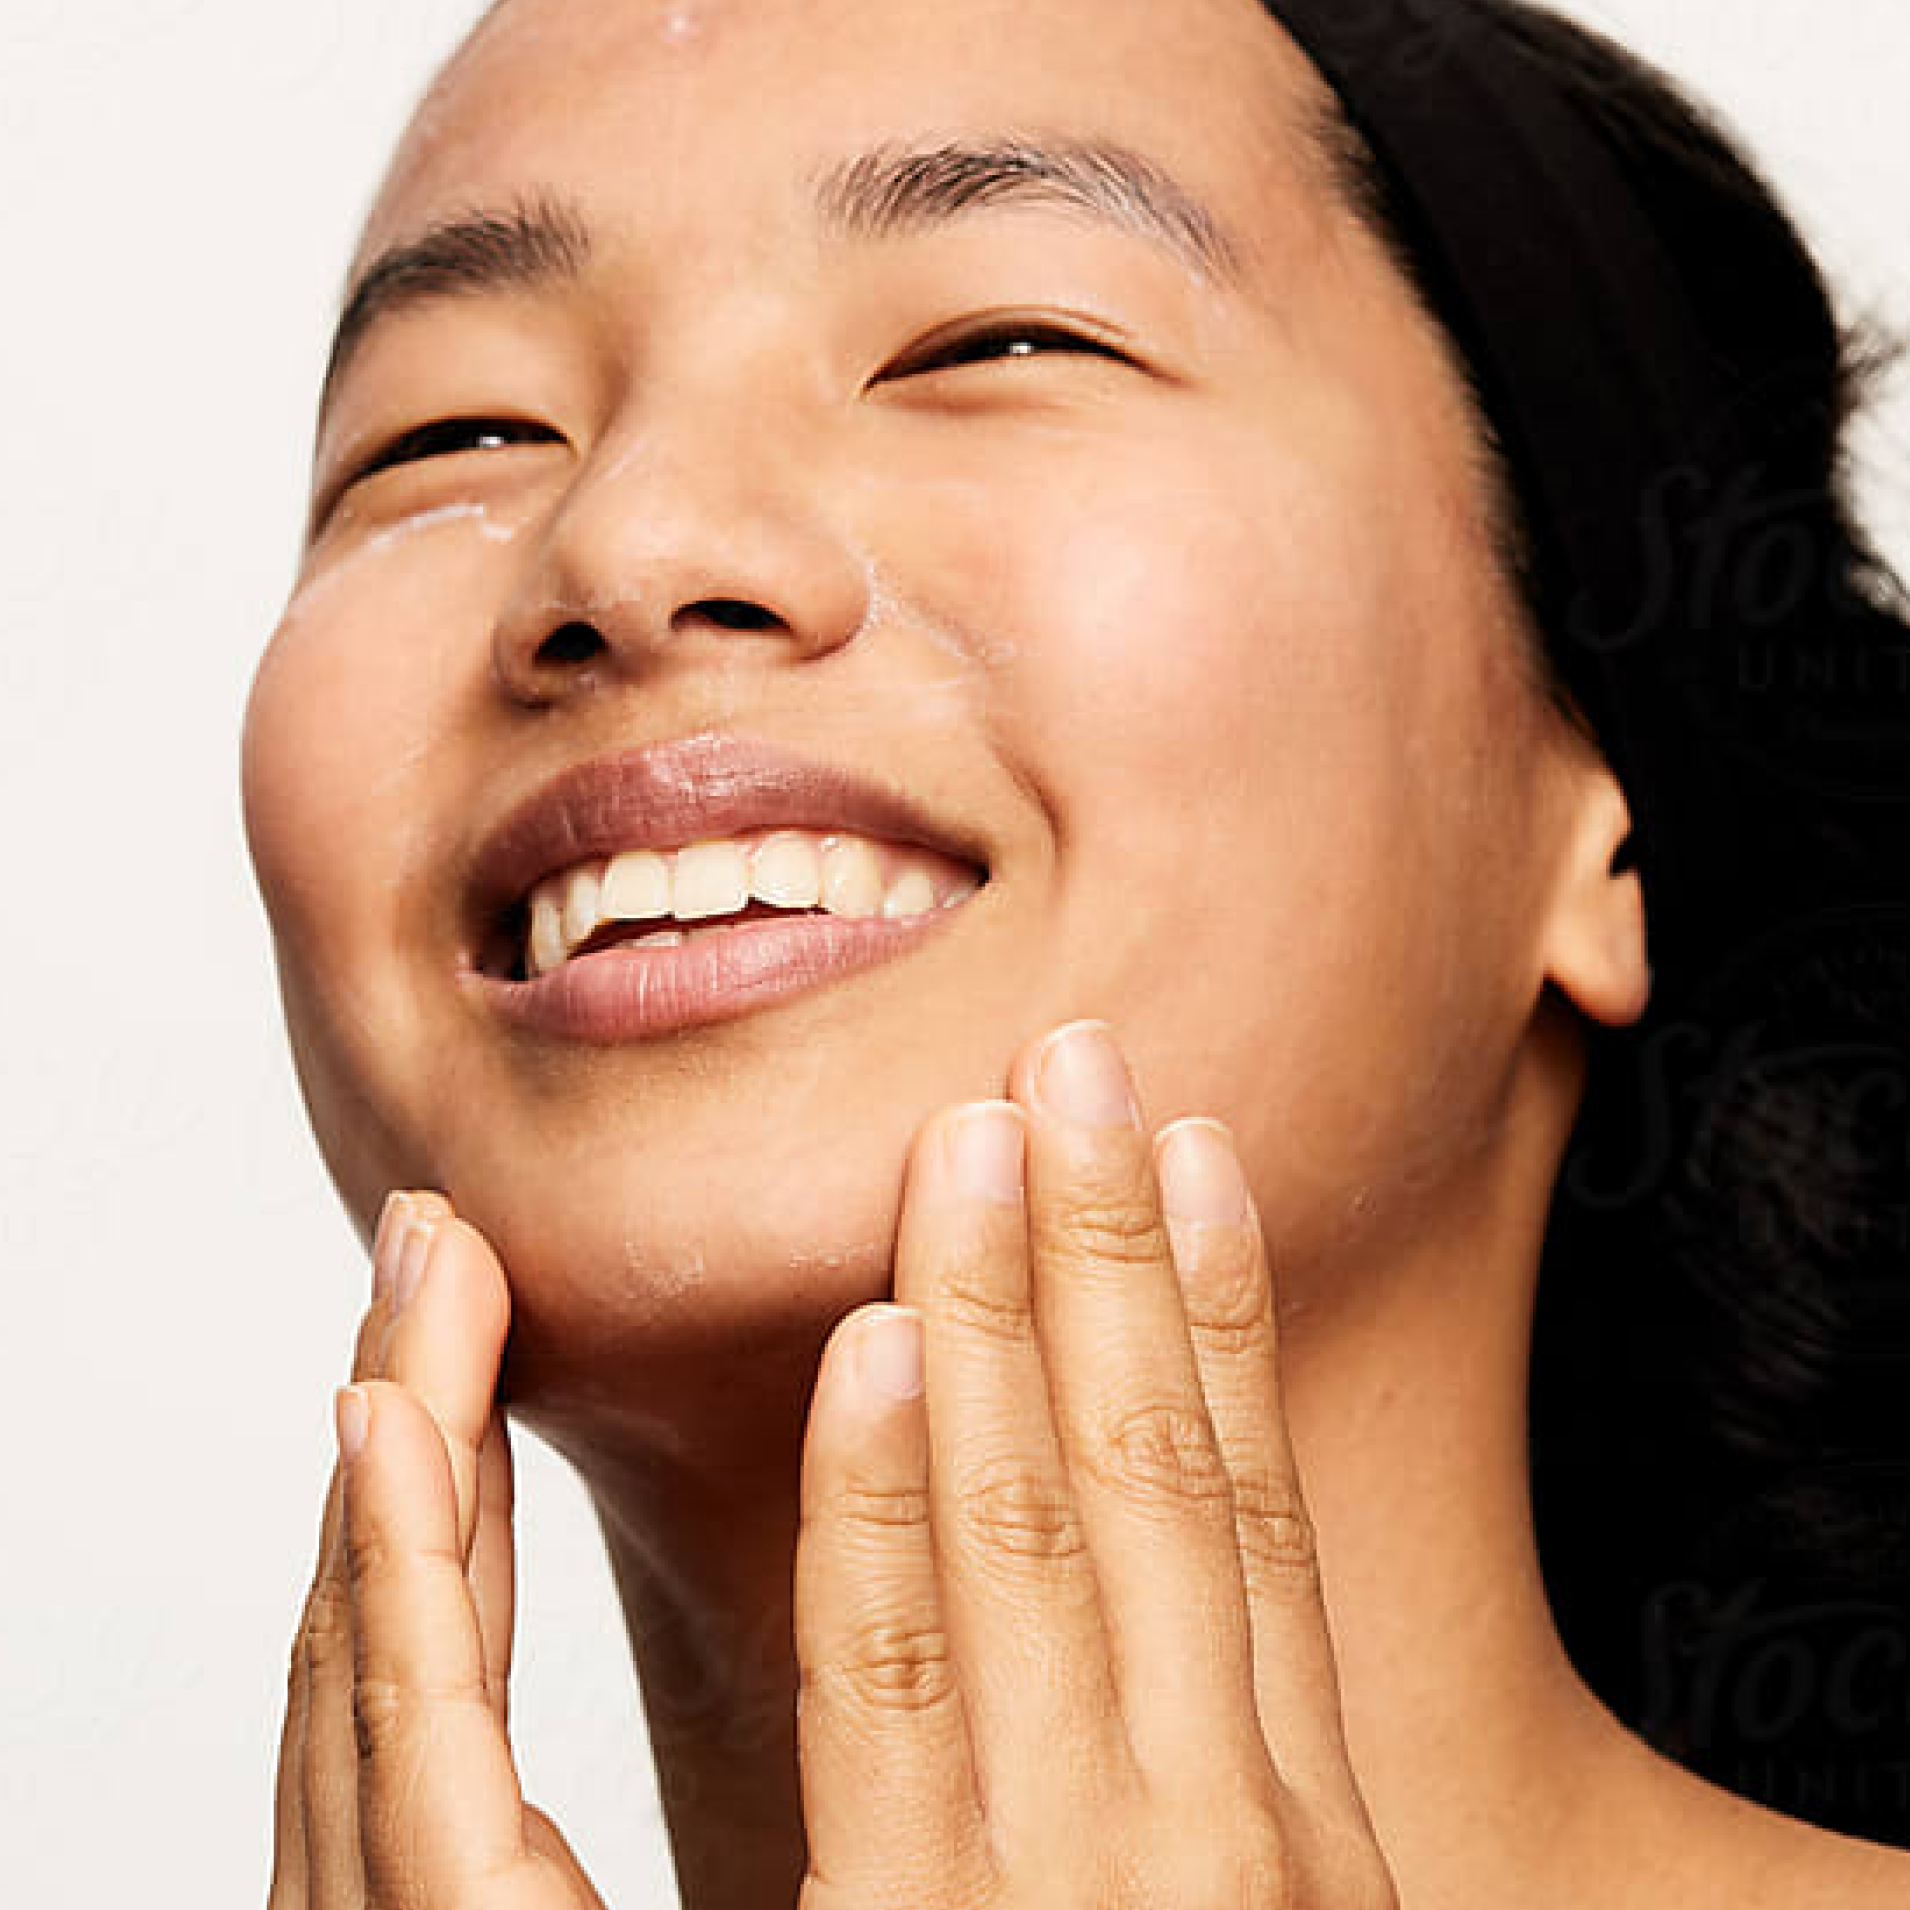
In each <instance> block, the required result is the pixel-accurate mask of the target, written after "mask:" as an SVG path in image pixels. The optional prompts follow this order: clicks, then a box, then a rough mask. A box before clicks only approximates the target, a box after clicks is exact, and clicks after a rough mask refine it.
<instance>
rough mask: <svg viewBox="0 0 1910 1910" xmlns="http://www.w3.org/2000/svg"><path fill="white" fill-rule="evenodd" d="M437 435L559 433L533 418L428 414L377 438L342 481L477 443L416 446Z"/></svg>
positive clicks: (542, 436)
mask: <svg viewBox="0 0 1910 1910" xmlns="http://www.w3.org/2000/svg"><path fill="white" fill-rule="evenodd" d="M440 436H451V437H454V438H456V437H465V438H471V437H478V436H490V437H504V436H509V437H511V438H512V439H513V440H514V441H517V442H524V441H529V442H532V443H537V442H547V441H550V440H553V439H560V438H561V436H562V434H561V433H560V432H558V431H556V430H555V429H553V428H552V427H551V426H550V425H547V424H539V423H538V422H537V420H536V419H534V418H511V417H503V416H497V417H492V416H488V415H485V414H482V413H470V414H468V415H465V416H462V417H451V418H431V419H428V420H426V422H425V423H423V424H416V425H411V426H408V427H407V428H406V429H405V430H403V431H400V432H398V433H397V434H396V435H395V436H393V437H389V438H385V439H383V440H381V442H380V443H379V445H378V446H377V447H376V448H375V449H373V450H372V451H370V452H368V453H366V455H365V456H364V457H363V458H361V459H360V460H359V461H358V463H357V464H355V465H354V466H353V467H352V471H351V474H350V476H349V477H348V478H347V480H346V482H347V483H349V484H356V483H358V482H359V480H360V479H362V478H367V477H370V476H372V475H373V474H374V473H375V472H378V471H385V470H390V469H393V468H395V467H396V466H398V465H403V464H421V463H424V462H426V461H427V460H429V459H431V458H434V457H450V456H455V455H457V454H459V453H461V452H464V451H474V450H477V449H479V448H480V447H479V446H477V445H473V444H456V443H454V444H452V445H450V446H447V447H446V448H445V449H443V450H436V449H419V448H418V447H420V446H426V445H430V444H431V443H432V442H433V440H434V439H436V438H438V437H440Z"/></svg>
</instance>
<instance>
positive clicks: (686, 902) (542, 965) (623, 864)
mask: <svg viewBox="0 0 1910 1910" xmlns="http://www.w3.org/2000/svg"><path fill="white" fill-rule="evenodd" d="M978 886H979V883H978V882H977V880H976V877H975V875H974V873H973V872H972V871H971V870H969V869H967V868H966V867H964V866H963V865H962V864H960V863H956V862H951V861H950V860H949V859H948V858H947V857H945V856H939V855H936V854H935V853H934V852H933V851H931V850H928V849H917V848H905V847H902V846H900V845H897V844H893V843H876V842H872V841H870V840H869V839H868V838H866V837H863V836H852V835H846V834H843V833H841V832H840V831H832V832H830V833H829V834H827V835H824V834H820V833H818V832H815V831H811V830H805V829H777V830H773V831H767V832H757V833H754V834H749V835H741V836H730V837H725V838H724V839H723V840H721V841H710V842H692V843H689V844H688V845H686V846H685V847H683V848H681V849H673V850H671V849H665V850H657V849H627V850H625V851H624V852H623V854H621V855H616V856H611V857H609V858H608V859H606V858H603V857H598V858H596V859H595V860H593V861H590V862H580V863H578V864H577V865H576V866H575V867H574V868H570V869H564V870H560V871H559V872H558V873H557V874H556V875H552V876H546V877H545V878H544V880H543V881H542V882H540V883H538V885H537V886H536V888H534V889H533V890H532V891H531V896H530V947H529V970H530V973H531V974H532V975H534V976H535V975H542V974H547V973H548V972H549V971H550V970H551V969H553V968H561V967H562V966H563V964H564V963H565V962H566V961H568V960H569V959H570V957H571V955H572V954H573V953H574V952H575V951H576V950H577V949H578V948H579V947H580V946H581V945H582V944H583V943H585V942H587V941H588V940H589V939H590V937H591V936H592V935H593V934H595V933H596V931H597V929H598V927H599V926H600V925H601V924H602V923H605V922H642V921H648V920H650V919H652V918H662V917H666V916H673V917H675V918H676V919H677V920H678V921H683V922H690V921H700V920H702V919H704V918H706V917H708V916H712V915H732V914H734V913H735V912H736V911H737V910H738V909H742V908H747V907H748V906H749V903H750V901H751V899H752V898H754V899H755V900H757V901H759V902H769V903H773V904H775V905H777V906H778V907H781V908H795V909H806V908H815V907H817V906H820V907H821V908H823V909H824V910H826V911H827V912H828V913H829V914H831V915H848V916H869V915H881V916H884V917H887V918H891V919H892V918H895V917H898V916H910V915H925V914H927V913H928V912H929V910H931V909H934V908H947V907H952V906H953V905H954V904H955V903H957V902H959V901H962V900H964V899H965V898H966V897H968V896H969V895H972V894H973V893H974V891H975V890H976V888H977V887H978Z"/></svg>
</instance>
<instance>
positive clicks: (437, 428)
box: [348, 323, 1126, 484]
mask: <svg viewBox="0 0 1910 1910" xmlns="http://www.w3.org/2000/svg"><path fill="white" fill-rule="evenodd" d="M1014 345H1034V346H1035V347H1036V348H1037V349H1036V350H1033V351H1013V350H1007V349H1001V350H997V349H994V348H996V347H1009V346H1014ZM1049 350H1056V351H1061V352H1063V353H1071V354H1078V355H1080V356H1082V357H1098V358H1111V359H1114V360H1117V361H1121V362H1126V354H1125V353H1123V352H1120V351H1117V350H1116V349H1115V348H1114V347H1113V346H1112V345H1107V344H1104V343H1102V342H1101V341H1100V340H1099V339H1096V338H1090V337H1088V336H1087V334H1086V333H1084V332H1077V331H1072V330H1070V329H1069V328H1068V327H1066V326H1064V325H1047V324H1037V323H1027V324H999V325H985V326H982V327H980V328H979V329H977V330H975V331H969V332H960V333H957V334H955V335H954V336H953V337H950V338H948V339H946V340H943V341H941V342H936V341H934V340H931V341H930V342H929V344H928V345H927V346H925V347H918V348H917V350H916V352H915V354H914V355H913V356H912V357H908V358H904V359H902V360H901V361H900V362H898V363H897V364H894V365H891V366H890V367H889V369H888V370H887V371H886V372H884V373H883V374H882V379H889V378H913V377H919V376H920V375H921V374H923V373H924V372H930V371H942V370H953V369H957V368H959V367H961V366H964V365H977V364H989V363H994V362H999V361H1001V360H1005V359H1009V358H1033V357H1038V356H1040V355H1041V354H1042V353H1043V352H1044V351H1049ZM882 379H878V380H877V382H878V383H880V382H882ZM482 438H506V439H511V440H514V441H515V442H517V443H520V444H537V443H554V442H561V439H562V434H561V433H560V432H557V431H554V430H552V429H551V427H550V426H549V425H542V424H533V423H531V422H529V421H528V420H526V419H522V418H439V419H435V420H434V421H433V422H432V423H430V424H422V425H418V426H416V427H415V428H414V429H412V430H410V431H406V432H403V433H402V434H401V435H399V436H398V437H396V438H394V439H392V441H391V442H390V443H389V444H387V445H386V446H385V447H384V448H383V449H382V450H380V451H377V452H375V453H374V454H373V455H372V456H371V457H370V458H369V459H367V460H366V462H365V463H364V464H362V465H360V466H359V468H358V469H357V470H356V471H354V472H353V473H352V475H351V477H350V479H349V480H348V484H359V483H362V482H363V481H364V480H365V479H366V478H369V477H373V476H375V475H376V474H377V473H378V472H380V471H386V470H390V469H392V468H393V467H394V466H397V465H403V464H417V463H422V462H424V461H426V460H428V459H430V458H435V457H445V456H449V455H450V454H452V453H454V452H457V451H464V450H473V451H474V450H477V449H478V448H479V446H478V444H477V443H476V442H475V440H478V439H482Z"/></svg>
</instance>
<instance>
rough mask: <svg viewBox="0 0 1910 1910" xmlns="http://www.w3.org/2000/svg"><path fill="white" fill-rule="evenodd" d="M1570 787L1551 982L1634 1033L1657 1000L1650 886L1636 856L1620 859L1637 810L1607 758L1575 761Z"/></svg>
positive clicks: (1595, 1015) (1548, 969)
mask: <svg viewBox="0 0 1910 1910" xmlns="http://www.w3.org/2000/svg"><path fill="white" fill-rule="evenodd" d="M1564 784H1565V787H1564V794H1563V802H1564V810H1563V823H1562V826H1561V829H1560V835H1559V842H1560V855H1559V864H1558V872H1557V877H1556V880H1555V882H1554V884H1553V888H1552V896H1551V902H1550V906H1549V910H1548V913H1547V916H1546V920H1545V925H1544V934H1543V941H1542V951H1541V952H1542V954H1543V957H1544V969H1545V975H1546V978H1547V979H1548V980H1550V981H1552V982H1554V983H1556V984H1557V986H1558V988H1559V989H1560V991H1561V992H1562V993H1563V994H1565V995H1566V996H1567V997H1568V998H1569V999H1570V1000H1571V1001H1572V1002H1573V1003H1574V1005H1575V1006H1576V1007H1577V1008H1578V1009H1579V1010H1580V1011H1581V1012H1582V1013H1583V1014H1585V1015H1587V1016H1589V1017H1590V1018H1591V1019H1592V1020H1593V1021H1599V1022H1604V1023H1605V1024H1607V1025H1608V1026H1610V1027H1613V1028H1622V1027H1627V1026H1629V1025H1630V1024H1631V1023H1633V1022H1635V1021H1637V1020H1638V1018H1639V1017H1640V1016H1641V1015H1643V1014H1644V1012H1645V1008H1646V1006H1647V1004H1648V1003H1649V1002H1650V1000H1651V966H1650V962H1649V960H1648V958H1647V953H1646V941H1645V891H1644V885H1643V883H1642V882H1641V881H1640V880H1639V876H1638V871H1637V870H1636V869H1635V868H1632V867H1630V866H1629V863H1630V857H1629V856H1623V857H1621V855H1620V851H1621V850H1623V849H1624V848H1625V847H1626V844H1627V843H1628V841H1629V839H1630V836H1631V806H1630V805H1629V804H1628V803H1627V802H1626V800H1625V792H1624V790H1623V789H1621V788H1620V787H1619V783H1618V778H1617V777H1616V776H1615V775H1613V774H1612V771H1611V769H1610V768H1609V767H1608V766H1607V764H1606V763H1605V761H1604V759H1603V758H1602V757H1598V756H1594V755H1591V754H1590V753H1587V754H1584V755H1580V756H1576V757H1575V759H1574V761H1573V763H1572V765H1571V767H1570V768H1569V769H1568V770H1567V771H1566V772H1565V778H1564ZM1621 862H1622V863H1624V864H1625V865H1626V866H1622V867H1621V866H1619V865H1620V864H1621Z"/></svg>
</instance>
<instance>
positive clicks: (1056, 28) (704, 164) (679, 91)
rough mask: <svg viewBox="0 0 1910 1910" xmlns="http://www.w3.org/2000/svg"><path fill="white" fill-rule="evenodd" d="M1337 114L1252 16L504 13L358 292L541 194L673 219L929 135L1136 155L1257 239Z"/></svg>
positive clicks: (1310, 180)
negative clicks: (570, 189)
mask: <svg viewBox="0 0 1910 1910" xmlns="http://www.w3.org/2000/svg"><path fill="white" fill-rule="evenodd" d="M1324 97H1325V89H1324V87H1323V85H1322V84H1321V83H1320V82H1319V80H1318V77H1317V75H1316V74H1315V73H1314V71H1313V69H1312V68H1311V66H1310V65H1309V64H1308V63H1307V61H1306V60H1305V58H1304V56H1303V55H1301V54H1300V52H1299V51H1298V49H1297V48H1296V47H1295V46H1294V45H1293V43H1292V42H1291V41H1290V40H1289V39H1288V38H1287V36H1286V35H1285V33H1284V32H1283V31H1281V29H1280V28H1279V27H1278V26H1277V25H1276V24H1275V22H1274V21H1273V20H1272V19H1271V18H1270V17H1269V16H1268V15H1267V13H1266V11H1265V10H1264V8H1263V7H1261V6H1260V5H1258V4H1256V0H504V4H502V5H501V6H498V7H495V8H493V10H492V12H491V13H490V14H488V15H487V16H486V17H485V18H484V20H483V21H482V22H481V23H480V25H479V27H478V28H477V29H476V31H474V33H473V34H472V35H471V37H470V38H469V39H468V40H467V41H466V42H465V44H464V45H463V46H462V47H461V48H460V49H459V50H458V51H457V53H456V54H455V55H454V56H453V57H452V59H451V60H450V62H449V63H448V64H447V65H446V67H445V68H444V69H443V71H442V72H441V73H440V75H439V77H438V79H437V80H436V81H435V82H434V83H433V85H432V87H431V89H430V90H429V92H428V93H427V94H426V96H425V99H424V100H423V102H422V103H421V105H420V107H419V109H418V111H417V113H416V114H415V115H414V117H413V120H412V123H411V125H410V126H409V127H408V128H407V130H406V133H405V136H404V138H403V140H402V141H401V142H400V145H399V147H398V150H397V153H396V154H395V155H394V158H393V160H392V164H391V166H390V168H389V170H388V172H387V175H386V179H385V183H384V186H383V188H382V189H381V191H380V193H379V195H378V199H377V202H376V204H375V206H374V208H373V211H372V214H371V217H370V219H369V220H368V221H367V225H366V229H365V233H364V236H363V238H362V240H361V243H360V246H359V249H358V255H357V258H356V260H355V261H354V275H355V273H356V270H357V268H358V267H359V266H361V265H362V264H363V263H364V262H365V261H366V260H367V259H369V258H370V257H372V256H373V255H374V254H376V253H377V252H378V251H380V250H381V249H382V248H383V247H384V246H386V245H388V244H390V243H391V242H392V241H394V240H395V239H400V238H403V237H405V236H407V235H408V234H410V233H411V232H413V231H416V230H418V229H419V228H421V227H422V226H424V225H426V224H428V223H429V222H430V221H431V220H432V219H434V218H436V217H439V216H441V215H443V214H444V213H446V212H447V211H450V210H452V209H454V208H455V209H464V208H468V207H470V206H471V205H473V204H482V203H486V202H489V201H492V200H501V199H503V198H504V197H506V196H508V195H509V194H511V193H512V192H514V191H517V190H521V189H522V188H525V187H527V186H536V185H540V184H557V183H564V184H570V185H574V186H576V187H577V188H578V197H579V198H580V199H581V200H582V201H584V202H585V203H589V202H591V201H593V200H599V199H601V200H608V201H614V202H615V203H617V204H618V205H619V206H620V207H621V206H632V205H641V206H642V207H643V208H645V210H647V211H648V212H649V213H650V214H652V215H653V216H655V217H657V218H659V219H667V218H668V216H669V215H670V212H671V210H672V207H673V206H676V207H680V208H681V209H683V210H684V211H685V212H686V213H688V212H690V210H691V208H694V209H695V210H696V211H697V212H703V211H707V209H708V205H709V202H710V200H711V199H712V198H714V197H718V196H721V195H722V194H723V193H725V192H726V191H735V190H740V191H744V192H750V191H761V190H769V191H771V192H773V191H774V190H775V189H777V188H779V187H782V186H786V185H788V184H790V183H792V182H793V181H794V180H795V179H796V178H797V177H798V176H799V175H801V174H802V173H803V171H804V168H805V167H806V166H814V165H816V164H821V163H826V162H827V161H828V160H830V159H831V158H834V157H837V156H840V155H843V154H847V153H853V152H855V151H858V150H866V149H868V148H870V147H872V146H875V145H878V144H881V143H883V142H886V141H893V140H897V139H904V140H906V139H913V138H919V137H920V136H921V135H923V134H925V133H926V134H931V135H936V136H945V137H958V136H961V135H964V134H978V135H983V136H995V135H1000V134H1002V133H1004V132H1038V133H1040V134H1043V135H1046V136H1049V137H1053V136H1057V135H1058V136H1061V137H1064V138H1065V137H1068V136H1070V135H1073V136H1078V137H1081V138H1084V139H1094V138H1097V137H1103V138H1105V137H1118V138H1119V139H1120V140H1121V141H1122V142H1123V143H1124V144H1125V145H1127V146H1130V147H1132V148H1134V149H1136V150H1138V151H1139V152H1141V153H1143V154H1145V155H1146V156H1147V157H1148V158H1149V159H1151V160H1153V161H1155V162H1156V163H1158V164H1160V165H1161V166H1162V167H1163V168H1164V169H1166V170H1167V171H1168V172H1170V173H1171V175H1172V176H1173V177H1175V178H1176V179H1177V180H1180V181H1181V182H1183V183H1184V184H1186V185H1187V186H1188V187H1189V189H1190V190H1191V191H1192V192H1193V193H1194V194H1195V195H1196V196H1197V197H1199V198H1200V199H1202V200H1203V201H1205V202H1207V203H1210V204H1214V205H1215V206H1216V207H1217V208H1219V209H1220V210H1221V211H1222V212H1223V215H1231V217H1232V222H1233V223H1234V224H1236V225H1238V226H1240V227H1242V228H1243V230H1245V231H1246V233H1247V234H1248V236H1249V238H1251V235H1252V233H1253V231H1254V229H1255V228H1256V227H1259V226H1261V225H1263V224H1264V222H1265V221H1266V220H1267V219H1269V218H1276V217H1281V216H1284V217H1285V218H1286V219H1287V220H1288V221H1289V222H1293V221H1304V220H1306V219H1307V218H1308V217H1309V215H1311V214H1314V213H1316V212H1317V211H1318V209H1319V208H1318V202H1319V201H1320V199H1321V198H1322V196H1323V195H1322V192H1321V182H1320V180H1319V178H1318V177H1317V176H1316V169H1315V167H1314V166H1313V164H1312V151H1313V149H1312V147H1311V145H1310V143H1309V142H1308V140H1307V138H1306V137H1305V136H1304V132H1303V129H1304V128H1306V127H1307V126H1308V125H1309V124H1310V123H1311V115H1312V114H1313V113H1314V112H1315V111H1317V108H1318V104H1319V102H1320V101H1321V100H1322V99H1323V98H1324ZM1283 249H1284V248H1283Z"/></svg>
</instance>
